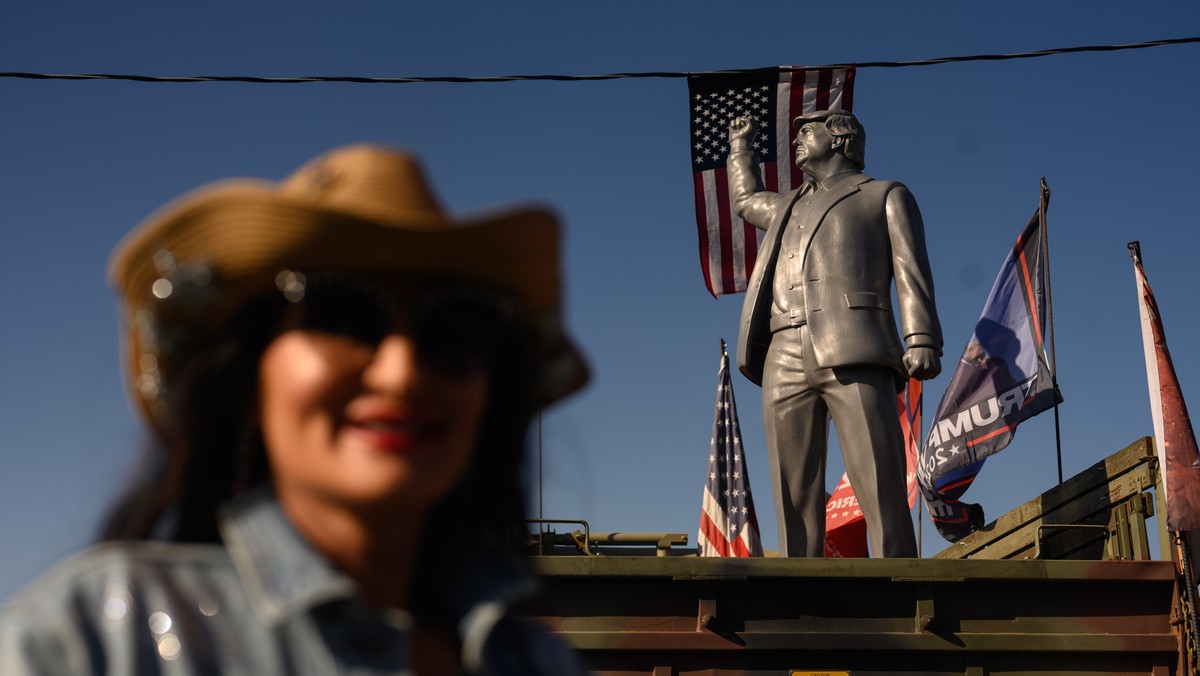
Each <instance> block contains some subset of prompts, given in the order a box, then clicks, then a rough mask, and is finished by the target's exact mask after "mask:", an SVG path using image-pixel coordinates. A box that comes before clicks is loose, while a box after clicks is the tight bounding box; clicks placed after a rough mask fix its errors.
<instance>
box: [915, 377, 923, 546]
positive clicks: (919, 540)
mask: <svg viewBox="0 0 1200 676" xmlns="http://www.w3.org/2000/svg"><path fill="white" fill-rule="evenodd" d="M917 406H919V407H920V410H921V417H920V424H919V425H917V429H915V430H913V431H912V433H913V434H915V435H917V441H918V442H919V441H921V429H920V428H921V426H922V425H924V424H925V388H924V387H923V386H922V387H921V396H920V403H918V404H917ZM920 457H921V445H920V444H919V443H918V444H917V459H918V460H917V461H918V462H920ZM924 531H925V496H924V495H921V491H920V489H918V490H917V558H918V559H919V558H921V556H922V554H921V553H922V552H924V551H925V545H924V542H923V538H922V537H921V536H922V534H923V533H924Z"/></svg>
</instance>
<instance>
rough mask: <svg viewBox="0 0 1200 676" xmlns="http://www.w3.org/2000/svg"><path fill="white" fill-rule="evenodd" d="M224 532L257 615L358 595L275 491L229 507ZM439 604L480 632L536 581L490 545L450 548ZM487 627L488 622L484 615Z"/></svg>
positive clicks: (284, 613) (286, 613) (273, 616)
mask: <svg viewBox="0 0 1200 676" xmlns="http://www.w3.org/2000/svg"><path fill="white" fill-rule="evenodd" d="M221 536H222V538H223V539H224V541H225V546H226V548H227V549H228V551H229V555H230V558H231V559H232V560H233V565H234V568H235V569H236V570H237V573H238V576H239V577H240V578H241V580H242V584H243V586H245V588H246V594H247V596H248V598H249V600H250V603H251V605H252V606H253V607H254V610H255V612H256V613H257V614H258V615H259V616H260V617H261V618H262V619H263V620H264V621H266V622H268V623H271V624H278V623H280V622H282V621H284V620H285V619H287V618H288V617H290V616H293V615H296V614H300V613H303V612H306V611H307V610H309V609H311V608H313V607H315V606H318V605H321V604H323V603H327V602H330V601H335V600H343V599H356V598H358V597H359V590H358V584H357V583H356V582H355V581H354V580H353V579H352V578H350V577H349V576H348V575H346V574H345V573H343V572H341V571H339V570H338V569H337V568H335V567H334V566H333V564H331V563H330V562H329V560H328V559H326V558H325V556H324V555H322V554H321V553H320V552H318V551H316V550H315V549H313V547H312V545H310V544H309V543H308V541H307V540H305V539H304V537H303V536H302V535H301V534H300V533H299V532H298V531H297V530H296V529H295V527H294V526H293V525H292V523H291V521H289V520H288V518H287V516H286V515H285V514H284V513H283V508H282V507H281V506H280V504H279V502H278V500H276V499H275V495H274V493H273V492H272V491H270V490H261V491H256V492H253V493H250V494H248V495H246V496H243V497H241V498H238V499H236V500H234V501H232V502H230V503H229V504H227V505H226V506H225V508H224V509H223V510H222V515H221ZM440 571H441V575H439V578H440V579H439V580H438V581H437V582H438V583H439V589H438V590H437V591H438V594H437V596H438V600H437V603H438V605H440V606H441V607H442V609H443V611H444V612H445V613H446V614H447V615H448V616H449V617H453V618H458V621H459V632H460V634H461V635H463V636H467V635H470V634H477V633H478V632H479V629H480V627H479V626H478V625H479V624H480V622H481V615H480V612H481V611H483V610H485V609H490V611H489V612H485V613H483V617H487V616H489V614H490V613H495V612H496V611H498V610H501V609H507V608H509V607H511V606H512V605H513V604H514V603H516V602H519V601H522V600H524V599H526V598H529V597H531V596H533V595H534V594H535V593H536V592H537V591H538V588H539V585H538V583H537V581H536V579H534V578H533V577H532V576H530V575H529V574H528V573H526V572H525V571H524V570H523V569H522V568H521V567H519V566H517V565H516V564H515V563H514V562H512V561H511V560H509V559H508V558H507V557H504V556H501V555H499V554H496V553H492V552H491V551H490V550H487V549H486V548H477V547H476V548H471V549H466V548H464V549H463V550H461V551H457V552H453V553H448V555H447V556H446V557H445V565H444V566H442V567H441V568H440ZM483 624H485V625H488V626H490V622H488V621H486V620H483Z"/></svg>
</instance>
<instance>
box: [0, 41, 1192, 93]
mask: <svg viewBox="0 0 1200 676" xmlns="http://www.w3.org/2000/svg"><path fill="white" fill-rule="evenodd" d="M1196 42H1200V37H1191V38H1173V39H1167V40H1153V41H1150V42H1138V43H1133V44H1125V45H1092V46H1087V47H1062V48H1058V49H1043V50H1039V51H1035V52H1019V53H1016V54H975V55H971V56H945V57H940V58H936V59H920V60H916V61H863V62H858V63H837V64H826V65H823V66H793V67H770V68H750V69H735V70H718V71H701V72H643V73H606V74H599V75H496V76H481V77H460V76H434V77H360V76H351V75H333V76H320V75H317V76H307V77H254V76H250V75H196V76H174V75H168V76H158V75H129V74H116V73H27V72H11V71H0V78H19V79H27V80H124V81H129V82H152V83H165V82H174V83H193V82H244V83H251V84H299V83H308V82H348V83H355V84H414V83H421V82H451V83H472V84H473V83H480V82H517V81H547V80H548V81H555V82H577V81H596V80H624V79H636V78H684V77H694V76H702V75H740V74H750V73H766V72H785V71H786V72H790V71H797V70H811V69H817V68H845V67H849V66H853V67H854V68H909V67H913V66H934V65H941V64H945V63H966V62H971V61H1009V60H1013V59H1033V58H1041V57H1045V56H1056V55H1059V54H1078V53H1081V52H1115V51H1121V50H1127V49H1146V48H1149V47H1162V46H1164V45H1181V44H1189V43H1196Z"/></svg>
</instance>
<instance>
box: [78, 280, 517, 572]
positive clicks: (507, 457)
mask: <svg viewBox="0 0 1200 676" xmlns="http://www.w3.org/2000/svg"><path fill="white" fill-rule="evenodd" d="M286 314H287V303H286V302H285V301H284V300H283V299H282V298H279V297H271V298H264V299H261V300H259V301H257V302H253V303H249V304H247V305H246V306H245V307H244V308H243V309H242V310H241V311H240V312H239V313H237V315H236V316H235V317H234V318H233V319H232V320H230V322H229V323H228V324H227V326H226V328H225V330H223V331H222V332H221V335H220V337H219V338H217V339H216V340H214V341H213V342H211V344H210V345H207V346H205V347H202V348H200V349H197V350H196V351H195V352H194V354H193V356H192V357H191V358H190V359H188V360H187V362H186V364H185V365H184V366H183V367H182V368H181V369H180V372H179V374H178V375H177V376H175V377H173V378H172V381H171V384H170V387H169V388H168V395H167V398H166V400H165V401H164V406H165V408H164V410H165V415H163V416H161V420H162V424H161V425H160V429H159V430H158V436H157V438H156V439H154V440H153V441H152V443H151V444H150V445H149V446H148V450H147V453H148V456H149V457H147V458H146V459H145V461H144V462H143V466H142V472H141V475H140V476H139V477H138V479H137V480H136V481H135V482H134V483H133V485H132V486H131V487H130V488H129V489H127V490H126V491H125V493H124V494H123V495H122V496H120V497H119V498H118V499H117V500H116V501H115V502H114V503H113V506H112V507H111V508H110V510H109V513H108V515H107V517H106V519H105V522H104V524H103V526H102V529H101V534H100V538H101V539H102V540H126V539H152V538H153V539H165V540H170V541H177V542H220V534H219V532H218V527H217V523H218V519H217V516H218V511H219V509H220V507H221V505H222V504H224V503H225V502H227V501H228V500H230V499H231V498H233V497H235V496H236V495H238V494H240V493H243V492H246V491H248V490H251V489H254V488H256V487H259V486H262V485H264V484H266V483H268V482H269V481H270V469H269V466H268V464H267V459H266V452H265V449H264V447H263V442H262V435H261V433H260V431H259V420H258V415H259V414H258V384H259V383H258V374H259V370H258V364H259V361H260V359H261V357H262V354H263V352H264V351H265V350H266V348H267V346H268V345H269V344H270V342H271V341H272V340H273V339H274V338H275V336H277V335H278V334H279V333H280V332H281V331H282V330H283V328H284V327H285V326H286V321H287V320H286ZM535 344H536V342H535V341H534V340H532V339H531V337H530V336H528V335H526V332H525V331H523V330H521V329H519V328H514V329H512V330H510V331H508V332H507V333H506V334H505V335H504V336H502V337H501V341H500V344H499V345H498V346H497V349H496V350H495V352H494V356H493V358H492V359H491V361H490V363H489V364H488V374H489V378H488V387H489V392H488V404H487V410H486V412H485V414H484V420H483V423H482V425H481V428H480V434H479V439H478V441H477V443H476V448H475V451H474V455H473V458H472V462H471V465H470V468H469V469H468V470H467V474H466V475H465V476H464V477H463V478H462V479H460V481H459V483H458V484H457V485H456V486H455V488H454V489H452V491H451V492H450V494H448V495H447V496H446V497H444V498H443V499H442V500H441V501H440V502H439V503H438V504H437V505H435V506H434V507H433V508H432V510H431V511H430V513H429V514H428V516H427V519H426V524H427V525H428V526H431V527H427V528H425V529H424V532H425V535H424V542H422V543H421V549H420V551H421V552H422V556H423V560H427V559H428V557H426V552H446V551H450V550H452V549H454V547H453V546H451V545H452V543H453V542H456V541H457V542H463V541H467V542H472V543H476V544H486V545H487V546H488V547H489V548H494V549H501V550H509V551H512V550H514V549H515V548H516V546H517V544H518V542H519V541H521V539H522V534H523V533H524V530H525V529H524V524H523V520H524V518H525V496H526V491H527V486H526V481H525V473H524V471H523V469H524V464H523V463H524V458H525V437H526V434H527V431H528V428H529V424H530V421H531V420H532V418H533V415H534V414H535V404H534V403H533V402H534V393H533V383H534V382H535V381H536V379H535V377H534V376H535V375H536V373H535V363H536V361H535V358H534V354H533V346H534V345H535ZM418 565H422V564H420V563H419V564H418Z"/></svg>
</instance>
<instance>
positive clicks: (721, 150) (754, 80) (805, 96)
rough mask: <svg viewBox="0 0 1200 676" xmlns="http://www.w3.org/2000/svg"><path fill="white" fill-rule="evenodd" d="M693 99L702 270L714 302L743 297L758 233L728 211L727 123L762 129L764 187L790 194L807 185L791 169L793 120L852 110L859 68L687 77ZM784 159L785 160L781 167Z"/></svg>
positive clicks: (756, 145)
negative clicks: (738, 120)
mask: <svg viewBox="0 0 1200 676" xmlns="http://www.w3.org/2000/svg"><path fill="white" fill-rule="evenodd" d="M688 93H689V95H690V97H691V118H692V121H691V129H692V135H691V144H692V178H693V181H694V182H695V189H696V224H697V226H698V227H699V235H700V266H701V267H702V268H703V272H704V282H705V284H707V285H708V290H709V293H711V294H712V295H713V297H716V296H720V295H723V294H727V293H741V292H743V291H745V290H746V282H747V281H748V280H749V278H750V273H751V271H752V270H753V269H754V259H755V256H756V255H757V254H758V244H759V237H760V235H759V230H758V229H757V228H755V227H754V226H753V225H750V224H749V223H745V222H743V221H742V219H740V218H738V216H737V214H734V213H733V210H732V208H731V206H730V204H729V184H728V181H727V178H726V172H725V157H726V156H727V155H728V154H729V122H730V120H732V119H733V118H735V117H738V116H739V115H750V116H752V117H753V118H754V121H755V122H756V123H757V124H758V138H757V139H755V142H754V146H753V147H754V149H755V150H756V151H758V155H759V160H760V165H759V168H760V170H761V172H762V177H763V182H764V184H765V185H764V187H765V188H766V189H767V190H770V191H773V192H788V191H789V190H792V189H793V188H798V187H800V186H801V185H802V184H803V183H804V174H803V172H801V171H800V170H799V169H798V168H796V167H795V166H794V165H793V163H792V160H791V158H792V151H791V142H792V138H793V135H794V133H795V132H794V131H793V130H792V120H793V119H795V118H796V117H797V116H799V115H802V114H804V113H811V112H813V111H815V110H850V109H851V103H852V100H853V97H854V69H853V68H833V69H828V68H826V69H810V70H781V69H774V68H772V69H767V70H762V71H755V72H750V73H739V74H730V75H724V74H722V75H694V76H691V77H689V78H688ZM776 158H782V161H776Z"/></svg>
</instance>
